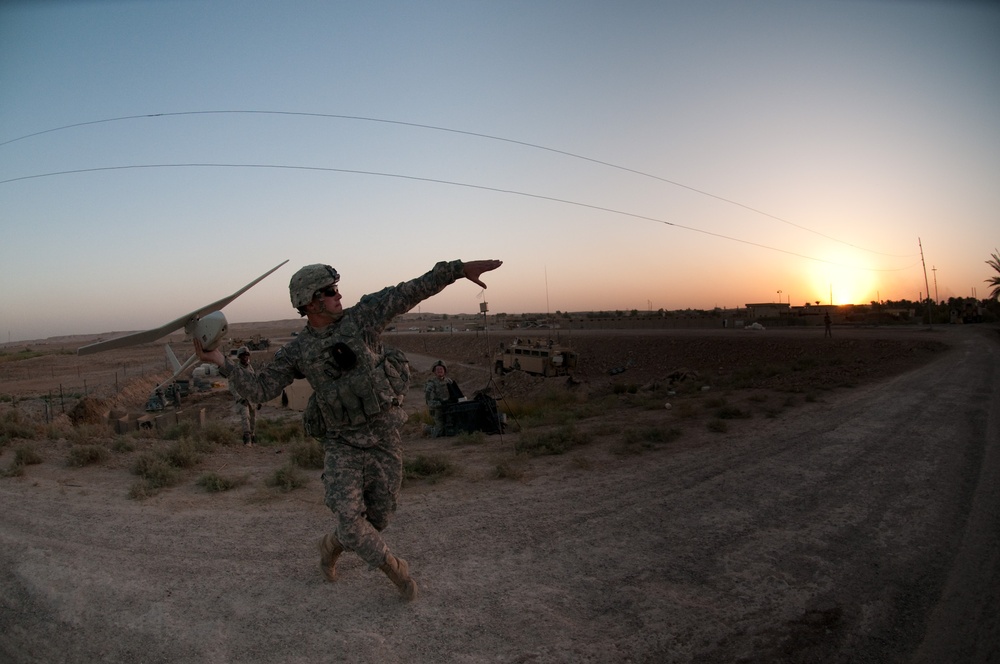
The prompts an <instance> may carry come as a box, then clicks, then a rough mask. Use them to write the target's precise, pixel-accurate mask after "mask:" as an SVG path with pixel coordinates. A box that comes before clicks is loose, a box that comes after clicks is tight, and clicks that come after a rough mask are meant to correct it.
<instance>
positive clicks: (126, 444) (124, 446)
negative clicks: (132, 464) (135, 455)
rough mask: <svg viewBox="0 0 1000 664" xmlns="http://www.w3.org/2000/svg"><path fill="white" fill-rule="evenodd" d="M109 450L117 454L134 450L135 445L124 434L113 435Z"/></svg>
mask: <svg viewBox="0 0 1000 664" xmlns="http://www.w3.org/2000/svg"><path fill="white" fill-rule="evenodd" d="M110 447H111V451H112V452H117V453H118V454H127V453H129V452H134V451H135V445H133V444H132V441H131V440H129V439H128V438H127V437H125V436H120V435H119V436H115V438H114V440H112V441H111V446H110Z"/></svg>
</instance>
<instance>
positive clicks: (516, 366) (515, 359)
mask: <svg viewBox="0 0 1000 664" xmlns="http://www.w3.org/2000/svg"><path fill="white" fill-rule="evenodd" d="M576 362H577V355H576V352H575V351H574V350H572V349H570V348H567V347H565V346H561V345H559V344H557V343H555V342H554V341H552V340H551V339H547V340H543V341H532V340H531V339H515V340H514V343H512V344H510V345H509V346H501V348H500V351H499V353H498V355H497V358H496V362H495V364H494V373H498V374H504V373H507V372H508V371H524V372H525V373H529V374H534V375H536V376H565V375H567V374H569V372H570V371H572V370H573V369H575V368H576Z"/></svg>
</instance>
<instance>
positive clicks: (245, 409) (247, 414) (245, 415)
mask: <svg viewBox="0 0 1000 664" xmlns="http://www.w3.org/2000/svg"><path fill="white" fill-rule="evenodd" d="M233 411H234V412H235V413H236V415H237V416H239V418H240V427H241V428H242V429H243V435H244V436H246V434H250V435H251V436H252V435H254V429H255V428H256V427H257V409H256V408H254V407H253V404H250V403H247V402H245V401H237V402H236V403H235V404H233Z"/></svg>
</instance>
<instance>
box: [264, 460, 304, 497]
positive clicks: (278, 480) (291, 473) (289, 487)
mask: <svg viewBox="0 0 1000 664" xmlns="http://www.w3.org/2000/svg"><path fill="white" fill-rule="evenodd" d="M264 484H266V485H267V486H269V487H271V488H272V489H278V490H279V491H282V492H283V493H288V492H289V491H294V490H295V489H298V488H300V487H303V486H305V484H306V480H305V478H304V477H303V476H302V473H301V472H299V470H298V468H296V467H295V466H294V465H292V464H291V463H288V464H285V465H284V466H282V467H281V468H278V469H277V470H275V471H274V472H273V473H271V475H269V476H268V477H267V479H265V480H264Z"/></svg>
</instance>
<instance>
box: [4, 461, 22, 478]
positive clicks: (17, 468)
mask: <svg viewBox="0 0 1000 664" xmlns="http://www.w3.org/2000/svg"><path fill="white" fill-rule="evenodd" d="M23 475H24V464H20V463H11V464H10V465H9V466H7V467H6V468H4V469H3V470H0V477H22V476H23Z"/></svg>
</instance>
